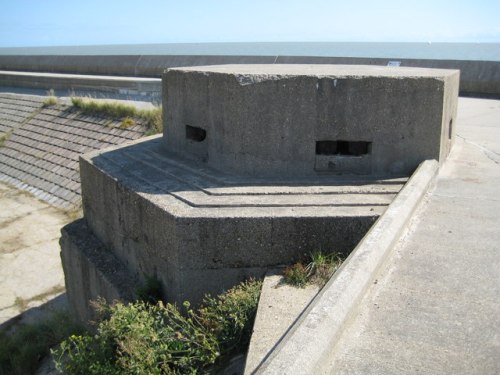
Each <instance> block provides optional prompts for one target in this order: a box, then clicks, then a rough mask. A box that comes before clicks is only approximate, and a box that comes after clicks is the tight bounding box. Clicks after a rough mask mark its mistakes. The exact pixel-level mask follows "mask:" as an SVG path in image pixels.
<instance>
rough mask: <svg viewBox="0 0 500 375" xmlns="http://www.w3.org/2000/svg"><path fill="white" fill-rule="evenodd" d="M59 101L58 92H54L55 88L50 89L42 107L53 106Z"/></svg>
mask: <svg viewBox="0 0 500 375" xmlns="http://www.w3.org/2000/svg"><path fill="white" fill-rule="evenodd" d="M57 103H58V100H57V97H56V94H55V92H54V89H50V90H48V91H47V98H46V99H45V100H44V101H43V103H42V107H43V108H45V107H51V106H54V105H57Z"/></svg>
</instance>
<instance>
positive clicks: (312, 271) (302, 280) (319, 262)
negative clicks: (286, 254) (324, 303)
mask: <svg viewBox="0 0 500 375" xmlns="http://www.w3.org/2000/svg"><path fill="white" fill-rule="evenodd" d="M343 261H344V258H343V257H342V256H341V255H340V254H338V253H332V254H324V253H322V252H321V251H318V252H314V253H312V254H311V255H310V259H309V261H308V263H307V265H306V266H305V265H304V263H303V262H297V263H295V264H294V265H292V266H289V267H287V268H286V269H285V271H284V274H283V277H284V281H285V283H287V284H290V285H294V286H297V287H299V288H303V287H304V286H306V285H307V284H309V283H313V284H317V285H319V286H323V285H325V284H326V283H327V281H328V280H330V278H331V277H332V275H333V274H334V273H335V272H336V271H337V270H338V269H339V267H340V266H341V265H342V262H343Z"/></svg>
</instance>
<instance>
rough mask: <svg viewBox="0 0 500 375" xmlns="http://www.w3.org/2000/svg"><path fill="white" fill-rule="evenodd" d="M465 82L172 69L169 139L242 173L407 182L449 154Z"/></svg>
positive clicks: (307, 71) (318, 68)
mask: <svg viewBox="0 0 500 375" xmlns="http://www.w3.org/2000/svg"><path fill="white" fill-rule="evenodd" d="M458 79H459V77H458V72H457V71H453V70H442V69H440V70H437V69H419V68H389V67H374V66H352V65H297V64H296V65H241V64H239V65H219V66H209V67H199V68H196V67H194V68H177V69H170V70H168V72H167V73H165V74H164V79H163V85H164V86H163V96H164V101H163V104H164V108H165V113H164V122H165V123H164V137H163V139H164V141H165V144H166V147H167V149H168V150H171V151H174V152H178V153H182V154H184V155H186V156H187V157H189V156H191V157H196V158H197V159H199V160H200V161H203V162H205V163H207V165H209V166H211V167H212V168H216V169H218V170H226V171H229V172H230V173H234V174H242V175H250V176H308V175H310V176H314V175H317V174H324V173H331V174H362V175H370V174H372V175H379V176H380V175H409V174H411V173H412V172H413V171H414V170H415V168H416V167H417V166H418V165H419V164H420V163H421V162H422V161H424V160H427V159H436V160H438V161H440V162H441V161H443V160H444V159H445V157H446V156H447V155H448V152H449V150H450V148H451V142H452V137H451V136H452V133H450V132H449V131H448V126H449V124H450V122H453V121H454V120H455V117H456V105H457V90H458ZM197 131H198V132H201V133H202V134H199V135H197V134H196V132H197ZM190 132H193V134H190ZM197 137H198V138H197ZM346 147H347V148H346ZM355 147H358V148H360V150H355V149H353V148H355ZM319 148H323V149H319ZM327 148H332V149H331V150H330V149H327ZM363 148H366V150H363Z"/></svg>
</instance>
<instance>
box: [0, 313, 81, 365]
mask: <svg viewBox="0 0 500 375" xmlns="http://www.w3.org/2000/svg"><path fill="white" fill-rule="evenodd" d="M80 332H83V330H82V328H81V327H79V326H78V325H76V324H75V323H74V322H73V321H72V320H71V319H70V318H69V316H68V314H67V313H66V312H57V313H55V314H54V315H53V316H51V317H50V318H49V319H47V320H45V321H42V322H40V323H36V324H23V325H20V326H19V327H17V328H16V329H15V331H14V332H13V333H12V334H7V333H5V332H2V331H0V374H34V373H35V371H36V370H37V369H38V367H39V366H40V360H41V359H43V358H44V357H45V356H47V355H48V354H49V352H50V348H51V347H54V346H55V345H57V344H59V343H60V342H61V341H62V340H64V339H66V338H67V337H69V335H71V334H74V333H80Z"/></svg>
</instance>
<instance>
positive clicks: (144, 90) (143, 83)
mask: <svg viewBox="0 0 500 375" xmlns="http://www.w3.org/2000/svg"><path fill="white" fill-rule="evenodd" d="M0 86H6V87H25V88H39V89H45V90H49V89H68V90H99V91H104V92H111V93H120V94H132V95H143V96H145V95H151V94H154V93H156V94H158V93H160V92H161V79H159V78H140V77H111V76H98V75H81V74H80V75H79V74H55V73H29V72H12V71H0Z"/></svg>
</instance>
